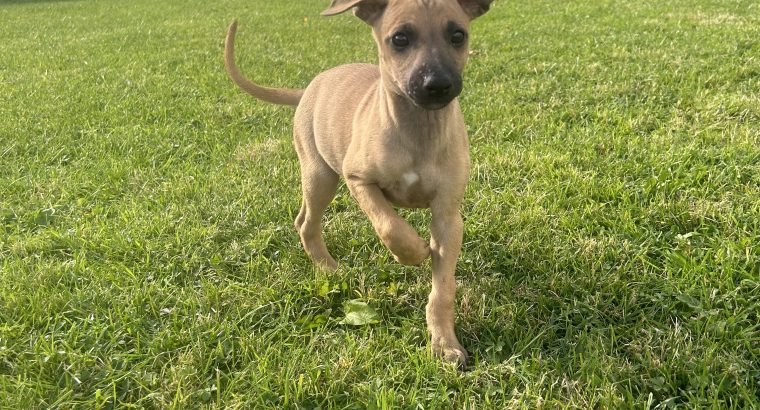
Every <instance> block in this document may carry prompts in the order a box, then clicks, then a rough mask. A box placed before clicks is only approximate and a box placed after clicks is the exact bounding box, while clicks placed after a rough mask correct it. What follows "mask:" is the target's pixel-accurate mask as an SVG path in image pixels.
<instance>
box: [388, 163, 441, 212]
mask: <svg viewBox="0 0 760 410" xmlns="http://www.w3.org/2000/svg"><path fill="white" fill-rule="evenodd" d="M439 182H440V181H439V175H436V173H435V172H432V170H431V169H430V167H408V168H404V169H400V170H397V171H396V172H393V173H391V174H390V175H388V177H387V178H385V180H384V181H382V182H381V183H380V189H382V191H383V194H384V195H385V197H386V198H387V199H388V200H389V201H390V202H391V203H393V204H394V205H396V206H400V207H404V208H427V207H429V206H430V202H431V201H432V200H433V198H434V196H435V193H436V191H437V188H438V185H439Z"/></svg>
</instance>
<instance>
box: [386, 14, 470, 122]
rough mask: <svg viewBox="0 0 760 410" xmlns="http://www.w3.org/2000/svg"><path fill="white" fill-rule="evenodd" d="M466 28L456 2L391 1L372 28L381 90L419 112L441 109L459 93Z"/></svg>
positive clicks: (466, 34) (464, 61) (466, 40)
mask: <svg viewBox="0 0 760 410" xmlns="http://www.w3.org/2000/svg"><path fill="white" fill-rule="evenodd" d="M394 3H404V7H393V6H394ZM469 26H470V18H469V16H468V15H467V14H466V13H465V12H464V10H463V9H462V7H460V5H459V4H458V3H457V2H456V1H447V0H395V1H394V0H391V2H390V4H389V7H388V8H386V10H385V13H383V15H382V16H381V17H380V18H379V19H378V20H377V21H376V22H375V25H374V26H373V32H374V36H375V41H376V42H377V45H378V49H379V54H380V69H381V70H382V71H383V75H384V78H385V79H386V84H387V83H388V82H390V83H391V84H387V86H390V87H392V88H393V91H396V92H397V93H399V94H402V95H405V96H406V97H408V98H409V99H410V100H411V101H412V102H413V103H414V104H415V105H417V106H419V107H422V108H424V109H427V110H437V109H440V108H443V107H445V106H447V105H448V104H449V103H450V102H451V101H452V100H453V99H454V98H456V97H457V96H458V95H459V93H460V92H461V91H462V71H463V70H464V66H465V64H466V63H467V56H468V50H469V47H468V43H469ZM389 80H390V81H389Z"/></svg>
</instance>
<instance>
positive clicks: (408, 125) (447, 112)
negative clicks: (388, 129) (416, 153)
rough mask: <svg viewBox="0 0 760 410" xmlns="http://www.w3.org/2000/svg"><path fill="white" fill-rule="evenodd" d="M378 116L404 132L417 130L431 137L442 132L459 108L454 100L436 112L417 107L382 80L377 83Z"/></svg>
mask: <svg viewBox="0 0 760 410" xmlns="http://www.w3.org/2000/svg"><path fill="white" fill-rule="evenodd" d="M377 97H378V104H379V108H380V115H381V116H382V117H383V120H384V122H386V124H389V125H392V126H394V127H397V128H398V129H404V130H418V131H419V132H420V133H422V134H430V136H431V137H434V136H435V135H438V134H440V133H441V132H443V131H444V129H443V128H442V127H445V126H446V123H447V121H448V119H449V118H451V116H452V115H453V114H454V112H455V110H457V109H458V107H459V101H458V99H457V98H455V99H454V100H453V101H451V102H450V103H449V104H448V105H447V106H445V107H443V108H441V109H438V110H426V109H424V108H422V107H419V106H417V105H416V104H414V103H413V102H412V100H411V99H410V98H409V97H407V96H406V95H404V94H403V93H402V92H401V91H400V90H398V88H397V87H394V86H392V85H391V86H389V85H388V84H386V82H385V81H383V80H382V79H381V80H380V81H379V82H378V90H377Z"/></svg>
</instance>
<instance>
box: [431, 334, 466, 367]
mask: <svg viewBox="0 0 760 410" xmlns="http://www.w3.org/2000/svg"><path fill="white" fill-rule="evenodd" d="M430 349H431V350H432V351H433V355H435V356H437V357H440V358H441V359H443V361H444V362H446V363H450V364H453V365H455V366H457V368H459V369H460V370H463V369H464V368H465V366H466V365H467V351H466V350H464V348H463V347H462V345H461V344H459V341H457V340H456V338H454V340H444V339H442V338H440V339H436V338H433V340H432V344H431V346H430Z"/></svg>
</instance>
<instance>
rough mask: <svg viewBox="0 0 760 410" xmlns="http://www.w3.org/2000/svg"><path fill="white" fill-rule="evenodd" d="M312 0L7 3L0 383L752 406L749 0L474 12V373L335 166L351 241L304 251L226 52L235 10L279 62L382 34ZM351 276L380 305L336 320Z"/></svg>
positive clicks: (753, 105)
mask: <svg viewBox="0 0 760 410" xmlns="http://www.w3.org/2000/svg"><path fill="white" fill-rule="evenodd" d="M323 6H325V4H322V2H316V1H309V2H301V3H298V4H295V3H293V4H280V3H271V2H268V3H265V2H253V3H252V2H240V1H226V2H223V3H213V4H206V3H202V2H164V3H162V4H160V5H157V4H154V3H148V2H143V1H138V2H132V3H130V5H129V6H128V7H125V6H124V5H122V4H121V3H117V2H111V1H89V2H85V1H67V2H22V3H16V4H6V3H4V4H3V5H0V19H2V21H3V22H4V24H3V27H4V28H3V31H2V33H1V34H0V36H1V37H0V39H1V40H2V42H1V43H0V44H3V45H2V46H0V60H1V61H3V62H5V64H3V65H2V66H0V83H2V89H3V93H0V163H1V164H2V167H0V402H2V403H5V404H6V405H7V406H8V407H10V408H29V407H65V408H69V407H87V408H91V407H111V406H118V407H122V406H137V407H179V408H186V407H203V406H209V407H211V406H223V407H255V408H261V407H271V408H283V407H285V408H301V407H306V408H311V407H323V408H367V407H371V408H399V407H400V408H412V407H417V406H422V407H424V408H450V407H456V408H462V407H470V408H489V407H490V408H505V407H506V408H535V407H538V406H543V407H551V408H590V407H603V408H609V407H613V408H619V407H635V408H644V407H650V408H654V407H660V408H665V407H685V408H704V407H706V408H753V407H757V406H758V402H759V401H760V397H759V396H760V385H759V384H760V370H758V365H757V363H758V359H759V358H758V356H759V355H760V336H759V334H760V329H759V328H758V317H757V312H758V309H759V308H760V306H759V305H760V284H759V282H758V278H759V277H760V236H758V232H760V229H758V220H760V195H759V194H760V192H759V191H760V177H759V175H760V169H759V168H760V166H759V165H758V164H760V148H758V146H759V145H758V137H757V135H758V134H759V131H760V125H758V124H759V123H758V119H759V118H758V117H759V115H760V114H759V113H760V110H759V108H760V107H759V103H760V101H759V100H758V92H757V90H758V89H760V87H759V84H758V81H760V80H759V79H760V77H759V76H758V74H759V73H760V61H759V60H758V51H760V42H758V40H757V38H760V36H758V27H760V25H759V24H758V17H757V16H758V14H757V12H758V8H757V5H756V4H754V3H753V2H749V1H735V2H730V3H727V2H709V1H699V2H680V1H667V2H661V3H658V4H640V3H636V2H595V3H588V4H586V3H582V2H564V3H556V2H550V1H537V2H531V3H530V4H518V3H510V2H504V3H496V5H495V6H494V8H493V10H492V12H491V13H489V14H488V15H486V16H484V17H483V18H482V19H480V20H478V21H477V22H476V23H475V25H474V29H473V36H474V37H473V48H474V53H473V56H472V57H471V61H470V65H469V66H468V71H467V78H466V80H467V84H466V87H465V93H464V95H463V96H462V105H463V107H464V110H465V115H466V117H467V123H468V125H469V128H470V137H471V145H472V150H471V151H472V157H473V173H472V177H471V183H470V185H469V188H468V193H467V197H466V200H465V205H464V209H463V211H464V214H465V216H466V223H465V229H466V232H465V246H464V249H463V255H462V258H461V261H460V264H459V269H458V274H459V278H460V292H459V298H458V302H459V307H458V308H459V317H458V324H459V332H460V339H461V340H462V341H463V343H464V344H465V346H466V348H467V349H468V350H469V352H470V353H471V355H472V356H473V358H474V364H473V365H472V366H471V367H470V369H469V370H468V371H467V372H465V373H458V372H456V371H454V370H453V369H450V368H447V367H445V366H442V365H440V364H439V363H438V362H437V360H435V359H433V358H431V357H429V355H428V353H427V351H426V343H427V341H426V333H425V329H424V309H423V306H424V304H425V300H426V295H427V292H428V287H429V269H430V267H429V266H425V267H423V268H421V269H413V268H406V267H401V266H398V265H396V264H394V263H392V258H390V257H389V255H388V252H387V251H386V250H384V249H383V248H382V246H381V245H380V244H379V242H378V241H377V239H376V238H375V236H374V234H373V233H372V229H371V226H370V225H369V223H368V222H367V221H366V218H365V217H364V216H363V215H362V214H361V212H360V210H359V209H358V207H356V205H355V204H354V202H353V200H352V199H351V198H350V196H349V195H348V193H347V191H346V190H345V189H344V188H341V190H340V191H339V195H338V197H337V198H336V200H335V202H334V203H333V204H332V206H331V208H330V210H329V211H328V217H327V220H326V221H325V226H326V239H327V242H328V246H329V247H330V249H331V251H332V252H333V253H334V255H335V256H336V258H337V259H338V260H339V261H340V262H342V264H343V266H342V268H341V269H340V270H339V271H338V272H336V273H325V272H320V271H317V270H315V269H313V268H312V267H311V264H310V263H309V262H308V260H307V259H306V257H305V255H304V254H303V251H302V250H301V247H300V244H299V242H298V238H297V235H296V234H295V233H294V232H293V230H292V228H291V223H292V220H293V219H294V218H295V214H296V213H297V210H298V206H299V196H300V193H299V186H298V166H297V162H296V159H295V155H294V153H293V150H292V148H291V143H290V137H289V134H290V116H291V115H292V110H289V109H283V108H278V107H273V106H269V105H265V104H261V103H258V102H255V101H251V100H250V98H248V97H247V96H245V95H242V94H241V93H240V92H239V91H237V90H236V89H235V88H234V87H233V86H232V85H231V84H230V82H229V80H228V79H227V78H226V77H225V74H224V72H223V69H222V65H221V45H222V39H223V34H224V29H225V27H226V24H227V23H228V22H229V21H230V20H231V19H232V18H233V17H237V18H239V20H240V22H241V33H240V41H239V44H238V49H239V52H238V54H239V56H240V59H241V61H240V63H241V66H242V67H243V69H244V71H245V72H246V73H247V74H248V75H250V76H251V77H252V78H256V79H266V80H267V82H268V83H269V84H272V85H282V86H303V85H305V84H307V83H308V81H309V79H310V78H311V77H313V76H314V74H316V73H317V72H319V71H321V70H323V69H326V68H328V67H331V66H334V65H338V64H341V63H344V62H354V61H374V59H375V57H374V55H375V51H374V48H373V44H372V42H371V41H370V39H369V36H368V34H367V29H366V27H365V26H364V25H362V24H361V23H359V22H357V21H355V20H354V19H351V18H349V17H341V18H334V19H319V18H317V17H316V16H317V14H318V12H319V10H320V8H321V7H323ZM273 22H276V24H272V23H273ZM403 214H404V215H405V216H406V217H408V218H409V219H410V220H411V221H413V223H414V224H415V225H416V226H418V227H419V229H420V230H421V231H422V232H425V231H426V225H427V222H428V221H429V215H427V214H426V213H425V212H409V211H403ZM354 298H360V299H363V300H365V301H368V302H369V303H370V305H372V306H373V307H374V308H376V309H377V310H378V312H379V313H380V315H381V323H380V324H378V325H374V326H369V327H359V328H352V327H345V326H341V325H339V324H338V321H339V320H340V319H341V317H342V311H341V306H342V303H343V302H344V301H345V300H349V299H354Z"/></svg>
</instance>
